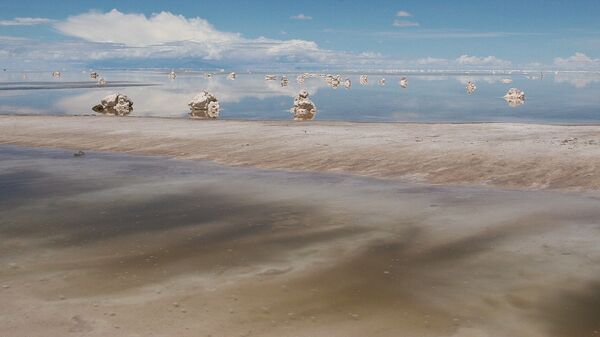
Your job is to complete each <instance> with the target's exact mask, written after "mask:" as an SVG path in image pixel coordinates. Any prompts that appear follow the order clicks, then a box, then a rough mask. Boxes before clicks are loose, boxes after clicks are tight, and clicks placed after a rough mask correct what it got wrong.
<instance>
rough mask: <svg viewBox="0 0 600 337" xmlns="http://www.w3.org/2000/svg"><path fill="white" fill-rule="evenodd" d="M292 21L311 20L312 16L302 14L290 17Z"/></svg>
mask: <svg viewBox="0 0 600 337" xmlns="http://www.w3.org/2000/svg"><path fill="white" fill-rule="evenodd" d="M290 19H292V20H312V16H308V15H304V14H302V13H300V14H298V15H294V16H290Z"/></svg>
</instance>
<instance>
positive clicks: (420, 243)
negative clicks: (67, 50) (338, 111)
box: [0, 146, 600, 337]
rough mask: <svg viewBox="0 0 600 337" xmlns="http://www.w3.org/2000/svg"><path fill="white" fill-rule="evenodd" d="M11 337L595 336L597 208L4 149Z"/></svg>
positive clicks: (599, 283)
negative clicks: (72, 335)
mask: <svg viewBox="0 0 600 337" xmlns="http://www.w3.org/2000/svg"><path fill="white" fill-rule="evenodd" d="M0 158H1V159H2V160H0V287H1V288H0V303H2V305H0V326H1V327H2V333H3V334H6V335H7V336H25V335H27V336H67V335H70V334H74V335H85V336H365V335H368V336H432V337H433V336H464V337H467V336H498V337H499V336H539V337H542V336H545V337H548V336H550V337H554V336H555V337H559V336H560V337H563V336H597V335H598V331H599V330H600V320H598V317H600V246H599V245H598V242H597V241H598V240H597V238H598V235H599V234H600V222H599V221H600V208H598V203H599V202H600V200H599V199H598V198H597V197H594V196H576V195H569V194H560V193H545V192H518V191H502V190H483V189H469V188H440V187H430V186H426V185H407V184H401V183H398V182H395V181H389V180H388V181H386V180H378V179H373V178H358V177H351V176H345V175H334V174H316V173H286V172H272V171H266V170H255V169H244V168H230V167H223V166H219V165H216V164H211V163H205V162H196V161H188V162H186V161H176V160H169V159H164V158H157V157H134V156H126V155H113V154H106V153H95V152H88V153H85V154H84V155H81V154H79V155H78V156H74V155H73V152H70V151H62V150H42V149H27V148H18V147H10V146H2V147H0Z"/></svg>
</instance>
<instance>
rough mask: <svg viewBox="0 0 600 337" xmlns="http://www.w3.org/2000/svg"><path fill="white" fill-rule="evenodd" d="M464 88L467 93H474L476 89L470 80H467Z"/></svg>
mask: <svg viewBox="0 0 600 337" xmlns="http://www.w3.org/2000/svg"><path fill="white" fill-rule="evenodd" d="M466 88H467V94H469V95H470V94H472V93H474V92H475V90H477V86H476V85H475V83H473V82H471V81H469V82H467V85H466Z"/></svg>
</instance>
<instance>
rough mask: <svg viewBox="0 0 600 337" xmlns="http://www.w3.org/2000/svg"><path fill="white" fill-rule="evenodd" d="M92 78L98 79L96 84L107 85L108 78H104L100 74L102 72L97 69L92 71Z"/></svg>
mask: <svg viewBox="0 0 600 337" xmlns="http://www.w3.org/2000/svg"><path fill="white" fill-rule="evenodd" d="M90 78H91V79H93V80H96V84H98V85H99V86H101V87H102V86H105V85H106V80H105V79H104V77H102V76H100V74H99V73H97V72H95V71H92V72H91V73H90Z"/></svg>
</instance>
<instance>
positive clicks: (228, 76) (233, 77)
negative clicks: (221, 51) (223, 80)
mask: <svg viewBox="0 0 600 337" xmlns="http://www.w3.org/2000/svg"><path fill="white" fill-rule="evenodd" d="M227 79H228V80H232V81H233V80H235V73H234V72H231V73H229V75H227Z"/></svg>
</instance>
